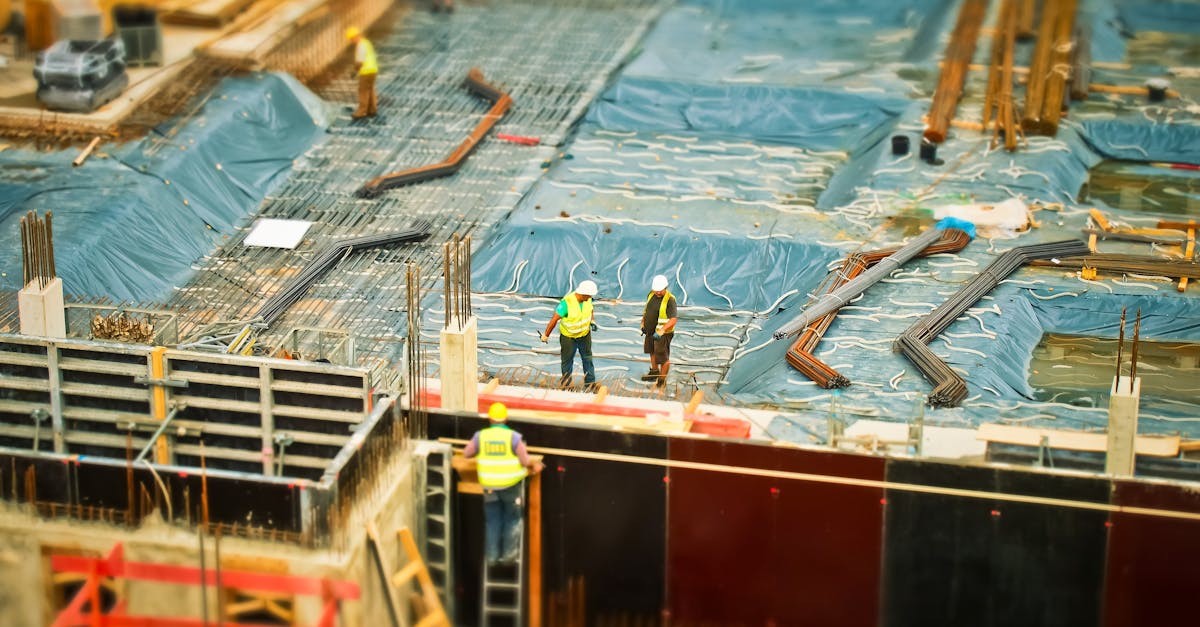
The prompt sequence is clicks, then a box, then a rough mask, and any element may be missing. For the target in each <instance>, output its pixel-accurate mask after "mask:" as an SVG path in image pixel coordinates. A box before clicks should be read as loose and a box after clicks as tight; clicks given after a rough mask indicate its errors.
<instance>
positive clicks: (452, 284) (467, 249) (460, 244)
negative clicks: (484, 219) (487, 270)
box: [442, 233, 471, 329]
mask: <svg viewBox="0 0 1200 627" xmlns="http://www.w3.org/2000/svg"><path fill="white" fill-rule="evenodd" d="M442 251H443V262H442V280H443V281H444V283H445V290H446V325H445V328H447V329H449V328H450V327H451V325H455V326H457V327H458V328H460V329H461V328H462V327H463V325H464V324H466V322H467V319H468V318H470V317H471V236H470V235H468V236H466V237H464V238H462V239H459V237H458V234H457V233H455V234H454V235H453V236H452V237H451V239H450V241H449V242H446V243H445V244H443V245H442Z"/></svg>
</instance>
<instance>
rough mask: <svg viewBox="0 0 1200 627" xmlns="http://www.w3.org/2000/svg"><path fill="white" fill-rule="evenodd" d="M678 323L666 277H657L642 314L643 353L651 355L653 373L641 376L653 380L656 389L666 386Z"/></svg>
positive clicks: (651, 285)
mask: <svg viewBox="0 0 1200 627" xmlns="http://www.w3.org/2000/svg"><path fill="white" fill-rule="evenodd" d="M678 322H679V318H678V313H677V311H676V305H675V295H674V294H672V293H671V291H670V290H668V289H667V277H665V276H663V275H661V274H660V275H658V276H655V277H654V279H652V280H651V281H650V294H649V295H647V296H646V309H645V310H644V311H642V335H644V336H646V337H645V339H644V340H643V341H642V350H643V351H645V353H646V354H647V355H650V372H647V373H646V374H644V375H642V381H653V382H654V386H655V387H663V386H665V385H666V384H667V371H668V370H670V369H671V340H672V339H673V338H674V337H675V325H676V324H677V323H678Z"/></svg>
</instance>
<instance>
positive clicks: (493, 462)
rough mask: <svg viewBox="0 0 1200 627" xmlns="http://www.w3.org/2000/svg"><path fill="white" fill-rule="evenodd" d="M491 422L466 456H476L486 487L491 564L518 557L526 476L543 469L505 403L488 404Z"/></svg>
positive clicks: (477, 435)
mask: <svg viewBox="0 0 1200 627" xmlns="http://www.w3.org/2000/svg"><path fill="white" fill-rule="evenodd" d="M487 415H488V420H489V421H490V423H491V424H490V426H488V427H487V428H486V429H480V430H479V431H476V432H475V435H473V436H471V441H470V442H469V443H468V444H467V448H466V449H464V450H463V456H464V457H475V458H476V460H477V466H476V468H477V470H478V472H479V485H480V486H482V487H483V513H484V520H485V523H486V526H485V533H484V553H485V555H486V556H487V562H488V564H489V565H495V564H498V563H511V562H515V561H517V559H518V557H519V555H518V551H519V547H520V546H521V516H522V512H521V505H522V500H523V499H522V498H521V496H522V494H524V491H525V484H524V481H523V480H524V479H525V476H526V475H528V474H532V473H538V472H541V470H542V463H541V462H539V461H535V460H533V459H532V458H530V457H529V452H528V450H527V449H526V447H525V439H524V438H522V437H521V434H520V433H518V432H516V431H514V430H512V429H511V428H509V426H508V425H507V424H506V423H507V421H508V408H507V407H505V405H504V403H492V404H491V406H490V407H488V412H487Z"/></svg>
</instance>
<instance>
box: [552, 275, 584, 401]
mask: <svg viewBox="0 0 1200 627" xmlns="http://www.w3.org/2000/svg"><path fill="white" fill-rule="evenodd" d="M596 291H597V289H596V282H595V281H582V282H580V283H579V287H577V288H575V291H573V292H568V293H567V295H566V296H563V297H562V300H559V301H558V306H557V307H556V308H555V309H554V316H552V317H551V318H550V322H549V323H547V324H546V330H545V331H543V332H542V343H543V344H545V343H546V342H549V341H550V332H551V331H553V330H554V325H556V324H557V325H558V347H559V359H560V360H561V365H562V378H561V379H560V380H559V385H560V386H562V387H564V388H566V387H570V385H571V379H572V376H573V373H574V371H575V353H579V361H581V362H583V383H584V385H585V386H586V387H587V388H588V389H589V390H590V389H592V388H594V387H595V386H596V366H595V365H593V363H592V331H595V330H596V321H595V317H594V316H593V314H592V297H593V296H595V295H596Z"/></svg>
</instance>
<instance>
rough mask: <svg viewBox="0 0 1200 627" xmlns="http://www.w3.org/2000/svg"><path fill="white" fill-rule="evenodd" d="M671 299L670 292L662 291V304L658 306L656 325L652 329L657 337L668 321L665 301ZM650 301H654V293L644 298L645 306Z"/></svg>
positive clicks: (672, 296)
mask: <svg viewBox="0 0 1200 627" xmlns="http://www.w3.org/2000/svg"><path fill="white" fill-rule="evenodd" d="M672 298H675V295H674V294H672V293H671V290H663V298H662V302H661V303H659V304H658V325H657V326H655V327H654V332H655V333H657V334H659V335H662V332H663V327H664V326H666V324H667V321H668V320H669V318H667V301H669V300H671V299H672ZM651 300H654V292H650V294H649V295H648V296H646V304H647V305H649V304H650V301H651ZM671 332H672V333H674V329H672V331H671ZM680 341H683V340H680Z"/></svg>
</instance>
